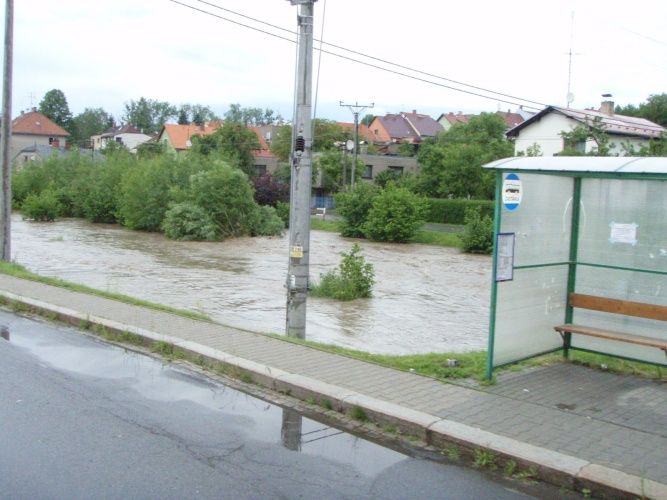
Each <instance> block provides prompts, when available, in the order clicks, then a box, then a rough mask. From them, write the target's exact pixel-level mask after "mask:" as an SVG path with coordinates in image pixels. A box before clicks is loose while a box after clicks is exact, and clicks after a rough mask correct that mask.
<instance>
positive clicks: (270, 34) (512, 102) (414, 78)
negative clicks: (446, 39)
mask: <svg viewBox="0 0 667 500" xmlns="http://www.w3.org/2000/svg"><path fill="white" fill-rule="evenodd" d="M168 1H169V2H172V3H175V4H178V5H181V6H182V7H186V8H189V9H191V10H194V11H197V12H200V13H202V14H206V15H209V16H211V17H215V18H217V19H220V20H222V21H227V22H229V23H232V24H236V25H238V26H241V27H244V28H248V29H251V30H253V31H257V32H259V33H262V34H265V35H269V36H272V37H274V38H278V39H280V40H285V41H288V42H291V43H296V42H295V40H292V39H290V38H287V37H284V36H281V35H278V34H276V33H272V32H270V31H266V30H263V29H260V28H257V27H255V26H251V25H248V24H245V23H242V22H240V21H236V20H233V19H230V18H228V17H224V16H221V15H218V14H215V13H213V12H209V11H207V10H204V9H200V8H198V7H195V6H193V5H189V4H186V3H183V2H181V1H179V0H168ZM196 1H199V2H201V3H204V4H206V5H209V6H211V7H214V8H218V9H221V10H224V11H228V12H231V13H234V14H235V15H238V16H240V17H244V18H247V19H249V20H252V21H255V22H258V23H261V24H264V25H267V26H270V27H272V28H275V29H279V30H282V31H285V32H288V33H290V34H294V32H293V31H290V30H287V29H286V28H282V27H279V26H276V25H273V24H271V23H267V22H264V21H261V20H259V19H256V18H253V17H250V16H246V15H244V14H240V13H237V12H235V11H232V10H230V9H226V8H223V7H220V6H217V5H215V4H211V3H210V2H205V1H204V0H196ZM317 41H319V42H320V43H321V44H322V45H328V46H330V47H333V48H336V49H339V50H344V51H347V52H350V53H352V54H357V55H360V56H362V57H366V58H368V59H371V60H375V61H377V62H381V63H383V64H389V65H391V66H395V67H398V68H402V69H405V70H408V71H412V72H415V73H419V74H422V75H424V76H428V77H431V78H437V79H440V80H444V81H448V82H451V83H455V84H456V85H462V86H466V87H469V88H472V89H476V90H479V91H481V92H486V93H489V94H494V95H497V96H500V97H506V98H507V99H499V98H498V97H493V96H489V95H485V94H480V93H479V92H473V91H470V90H466V89H462V88H458V87H453V86H451V85H445V84H443V83H439V82H434V81H432V80H428V79H426V78H421V77H418V76H415V75H410V74H407V73H404V72H401V71H396V70H392V69H390V68H385V67H382V66H378V65H377V64H373V63H369V62H366V61H362V60H359V59H355V58H353V57H349V56H345V55H343V54H339V53H337V52H331V51H328V50H324V49H322V48H321V47H320V48H319V49H315V50H320V51H321V52H322V53H324V54H329V55H331V56H334V57H338V58H340V59H344V60H347V61H351V62H355V63H358V64H362V65H364V66H368V67H371V68H375V69H378V70H381V71H384V72H387V73H391V74H394V75H398V76H403V77H405V78H410V79H412V80H416V81H420V82H422V83H427V84H430V85H435V86H438V87H441V88H446V89H449V90H453V91H456V92H462V93H464V94H469V95H473V96H476V97H481V98H484V99H490V100H494V101H498V102H503V103H506V104H512V105H515V106H524V107H526V108H531V109H541V108H543V107H546V106H547V105H546V104H545V103H541V102H538V101H533V100H530V99H525V98H522V97H518V96H512V95H510V94H504V93H501V92H496V91H493V90H490V89H485V88H483V87H477V86H475V85H470V84H467V83H464V82H460V81H457V80H453V79H449V78H446V77H442V76H438V75H435V74H432V73H428V72H425V71H421V70H418V69H415V68H411V67H409V66H404V65H401V64H398V63H393V62H391V61H388V60H385V59H381V58H377V57H374V56H370V55H368V54H364V53H363V52H359V51H355V50H352V49H346V48H345V47H341V46H338V45H335V44H331V43H328V42H324V41H320V40H317ZM508 99H512V100H508ZM516 101H523V102H524V103H531V104H535V105H537V107H536V106H526V105H525V104H522V103H520V102H516Z"/></svg>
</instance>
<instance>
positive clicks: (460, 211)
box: [426, 198, 494, 224]
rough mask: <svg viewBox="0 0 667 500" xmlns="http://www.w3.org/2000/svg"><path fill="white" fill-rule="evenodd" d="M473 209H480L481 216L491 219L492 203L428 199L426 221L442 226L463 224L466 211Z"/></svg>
mask: <svg viewBox="0 0 667 500" xmlns="http://www.w3.org/2000/svg"><path fill="white" fill-rule="evenodd" d="M475 207H480V210H481V215H482V216H484V215H488V216H489V217H493V210H494V203H493V201H489V200H465V199H447V198H429V199H428V211H427V214H426V220H427V221H428V222H439V223H442V224H465V213H466V210H467V209H468V208H475Z"/></svg>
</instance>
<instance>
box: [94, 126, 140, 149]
mask: <svg viewBox="0 0 667 500" xmlns="http://www.w3.org/2000/svg"><path fill="white" fill-rule="evenodd" d="M150 140H151V136H150V135H146V134H144V133H143V132H142V131H141V130H139V129H138V128H136V127H134V126H132V125H123V126H121V127H112V128H110V129H109V130H107V131H106V132H104V133H103V134H100V135H94V136H92V137H91V138H90V142H91V144H92V146H93V150H95V151H100V150H102V149H104V148H106V146H107V144H108V143H109V142H116V143H118V144H122V145H123V146H125V147H126V148H127V149H128V150H130V151H131V152H135V151H136V149H137V146H139V145H140V144H143V143H144V142H148V141H150Z"/></svg>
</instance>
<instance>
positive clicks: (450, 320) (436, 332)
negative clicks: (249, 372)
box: [12, 214, 491, 354]
mask: <svg viewBox="0 0 667 500" xmlns="http://www.w3.org/2000/svg"><path fill="white" fill-rule="evenodd" d="M354 242H358V243H359V244H360V246H361V248H362V254H363V255H364V257H365V258H366V260H367V261H368V262H371V263H372V264H373V265H374V267H375V274H376V280H377V283H376V285H375V287H374V289H373V298H371V299H362V300H356V301H352V302H336V301H331V300H327V299H316V298H309V299H308V311H307V316H308V317H307V327H306V337H307V338H308V339H310V340H315V341H318V342H325V343H331V344H336V345H340V346H344V347H349V348H353V349H360V350H364V351H369V352H374V353H386V354H413V353H425V352H443V351H454V352H462V351H470V350H480V349H485V348H486V338H487V328H488V316H489V293H490V292H489V290H490V281H491V278H490V273H491V260H490V258H489V257H486V256H475V255H466V254H461V253H459V251H458V250H455V249H449V248H442V247H432V246H426V245H417V244H408V245H389V244H383V243H372V242H367V241H360V240H351V239H346V238H341V237H340V236H338V235H337V234H334V233H328V232H323V231H313V232H312V233H311V248H310V251H311V256H310V272H311V276H312V277H313V278H314V280H315V281H316V280H317V279H318V278H319V276H320V274H323V273H325V272H327V271H328V270H330V269H333V268H335V267H336V266H337V265H338V263H339V262H340V253H341V252H344V251H349V250H350V248H351V247H352V245H353V243H354ZM287 249H288V239H287V236H285V237H282V238H239V239H233V240H229V241H224V242H219V243H202V242H179V241H172V240H168V239H166V238H165V237H164V236H162V235H160V234H154V233H143V232H137V231H130V230H127V229H124V228H122V227H120V226H116V225H105V224H90V223H88V222H85V221H82V220H78V219H67V220H60V221H57V222H54V223H35V222H25V221H23V220H21V217H20V215H19V214H14V215H13V217H12V258H13V259H14V260H15V261H16V262H18V263H20V264H23V265H24V266H26V267H27V268H28V269H29V270H31V271H33V272H36V273H38V274H42V275H45V276H53V277H58V278H62V279H65V280H68V281H72V282H75V283H82V284H86V285H88V286H91V287H94V288H99V289H102V290H108V291H113V292H119V293H122V294H125V295H130V296H133V297H138V298H141V299H145V300H149V301H151V302H157V303H161V304H166V305H169V306H173V307H178V308H183V309H191V310H197V311H201V312H204V313H206V314H208V315H209V316H210V317H211V318H213V319H214V320H216V321H218V322H221V323H224V324H228V325H232V326H236V327H239V328H244V329H249V330H254V331H258V332H273V333H280V334H282V333H284V331H285V288H284V283H285V277H286V274H287Z"/></svg>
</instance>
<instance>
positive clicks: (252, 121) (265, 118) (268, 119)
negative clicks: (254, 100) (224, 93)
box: [225, 103, 283, 127]
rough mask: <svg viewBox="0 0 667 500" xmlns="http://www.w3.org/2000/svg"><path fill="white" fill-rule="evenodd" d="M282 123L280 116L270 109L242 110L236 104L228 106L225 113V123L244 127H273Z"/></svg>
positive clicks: (242, 108)
mask: <svg viewBox="0 0 667 500" xmlns="http://www.w3.org/2000/svg"><path fill="white" fill-rule="evenodd" d="M282 121H283V118H282V116H280V115H276V114H275V112H274V111H273V110H272V109H269V108H266V109H262V108H244V107H242V106H241V105H240V104H238V103H236V104H230V105H229V109H228V110H227V112H226V113H225V122H234V123H242V124H243V125H245V126H246V127H250V126H252V127H256V126H259V125H273V124H276V123H281V122H282Z"/></svg>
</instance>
